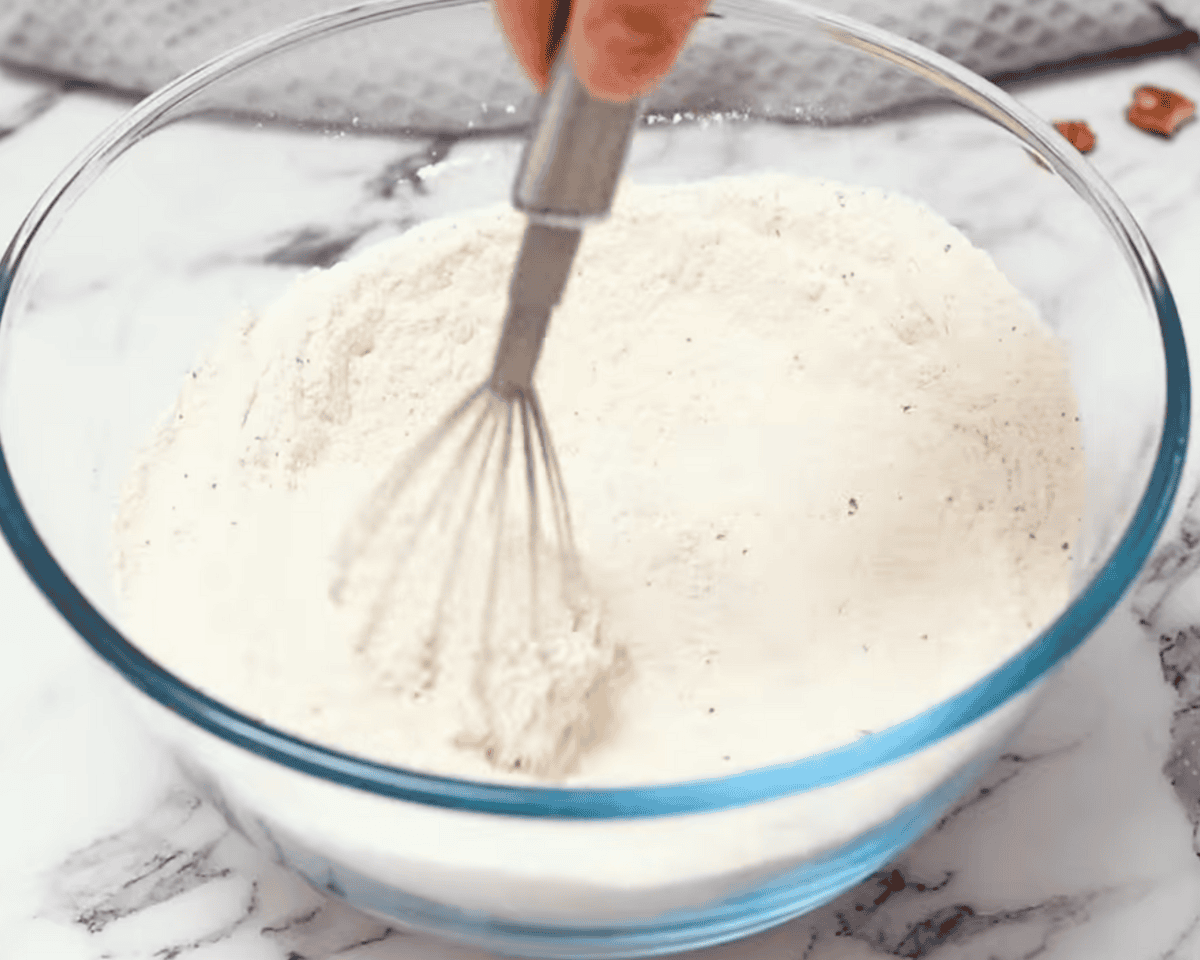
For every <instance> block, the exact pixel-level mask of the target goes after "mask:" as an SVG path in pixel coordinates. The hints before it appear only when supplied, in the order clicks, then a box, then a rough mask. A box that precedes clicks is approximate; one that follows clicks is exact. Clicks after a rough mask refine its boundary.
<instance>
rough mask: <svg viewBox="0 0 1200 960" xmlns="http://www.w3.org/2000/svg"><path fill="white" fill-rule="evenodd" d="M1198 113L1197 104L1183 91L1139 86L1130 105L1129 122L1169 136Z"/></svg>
mask: <svg viewBox="0 0 1200 960" xmlns="http://www.w3.org/2000/svg"><path fill="white" fill-rule="evenodd" d="M1195 113H1196V105H1195V104H1194V103H1192V101H1191V100H1189V99H1188V98H1187V97H1185V96H1184V95H1183V94H1182V93H1176V92H1175V91H1174V90H1163V89H1162V88H1161V87H1138V88H1137V89H1136V90H1134V91H1133V103H1131V104H1130V105H1129V113H1128V117H1129V122H1130V123H1132V124H1133V125H1134V126H1135V127H1140V128H1141V129H1142V130H1145V131H1147V132H1148V133H1157V134H1159V135H1160V136H1164V137H1169V136H1171V135H1172V134H1173V133H1174V132H1175V131H1176V130H1178V129H1179V127H1180V126H1181V125H1182V124H1183V123H1184V122H1186V121H1188V120H1190V119H1191V118H1192V117H1193V116H1194V115H1195Z"/></svg>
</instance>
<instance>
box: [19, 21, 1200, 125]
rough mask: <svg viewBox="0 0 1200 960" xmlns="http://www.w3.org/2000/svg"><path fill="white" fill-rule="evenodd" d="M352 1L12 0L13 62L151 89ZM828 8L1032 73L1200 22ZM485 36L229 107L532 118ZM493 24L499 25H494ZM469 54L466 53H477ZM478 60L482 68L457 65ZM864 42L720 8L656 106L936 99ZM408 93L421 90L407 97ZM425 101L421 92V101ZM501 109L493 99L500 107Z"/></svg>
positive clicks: (399, 117)
mask: <svg viewBox="0 0 1200 960" xmlns="http://www.w3.org/2000/svg"><path fill="white" fill-rule="evenodd" d="M344 5H345V4H344V2H339V0H251V2H247V0H3V2H0V60H2V61H4V62H7V63H9V64H11V65H14V66H18V67H24V68H27V69H35V70H38V71H42V72H45V73H49V74H53V75H57V76H61V77H65V78H71V79H77V80H83V81H87V82H92V83H98V84H102V85H104V86H108V87H112V88H116V89H120V90H126V91H130V92H134V93H145V92H148V91H150V90H152V89H154V88H156V87H158V86H160V85H162V84H163V83H166V82H167V81H169V80H171V79H173V78H175V77H177V76H179V75H180V74H181V73H183V72H185V71H186V70H188V69H190V68H192V67H194V66H196V65H198V64H200V63H202V62H204V61H205V60H207V59H209V58H210V57H212V56H215V55H216V54H218V53H220V52H222V51H224V50H227V49H229V48H230V47H232V46H234V45H235V44H237V43H239V42H241V41H243V40H245V39H248V38H250V37H253V36H255V35H257V34H260V33H263V32H266V31H268V30H271V29H274V28H276V27H278V26H280V25H283V24H286V23H289V22H291V21H294V20H297V19H300V18H303V17H306V16H310V15H312V14H317V13H322V12H326V11H329V10H333V9H337V8H339V7H342V6H344ZM822 6H824V7H825V8H827V9H830V10H834V11H837V12H840V13H845V14H848V15H850V16H853V17H856V18H858V19H860V20H864V21H867V22H871V23H874V24H876V25H878V26H881V27H885V28H887V29H889V30H892V31H894V32H896V33H899V34H902V35H904V36H907V37H909V38H911V39H913V40H916V41H917V42H919V43H922V44H924V45H926V46H928V47H931V48H933V49H935V50H937V51H939V52H941V53H943V54H945V55H947V56H949V57H950V58H952V59H954V60H957V61H958V62H960V63H962V64H964V65H965V66H968V67H970V68H971V69H973V70H975V71H976V72H978V73H981V74H984V75H985V76H988V75H996V74H999V73H1008V72H1014V71H1021V70H1026V69H1029V68H1031V67H1035V66H1037V65H1039V64H1046V63H1052V62H1059V61H1062V60H1066V59H1069V58H1072V57H1077V56H1081V55H1085V54H1090V53H1097V52H1102V51H1106V50H1112V49H1116V48H1120V47H1127V46H1131V45H1135V44H1140V43H1147V42H1151V41H1154V40H1157V39H1161V38H1163V37H1165V36H1168V35H1171V34H1173V33H1176V32H1178V30H1179V23H1180V22H1182V23H1184V24H1186V25H1187V26H1189V27H1196V26H1198V25H1200V0H1165V2H1164V3H1162V4H1159V3H1153V2H1151V0H825V2H824V3H823V4H822ZM476 19H477V27H476V33H477V35H476V36H471V35H469V33H468V35H466V36H456V37H455V40H454V44H453V46H454V50H455V54H454V57H452V58H451V57H448V56H446V55H445V54H441V53H439V50H438V48H437V45H426V46H425V47H424V48H417V47H416V46H415V45H413V48H412V49H406V50H405V51H404V55H403V56H397V54H396V50H395V48H394V45H392V44H391V43H390V42H389V41H388V39H387V31H360V32H359V34H358V35H357V36H356V37H355V38H354V39H353V41H352V42H351V40H350V39H349V38H347V39H346V42H344V43H342V45H341V46H340V47H337V48H336V50H337V53H338V55H339V56H348V57H352V58H353V61H354V62H355V63H356V64H365V65H367V66H368V69H367V70H366V71H363V70H356V71H354V74H355V75H356V76H357V77H359V78H361V77H362V76H369V77H370V78H371V82H370V83H365V84H364V83H362V82H361V81H360V80H351V79H350V78H349V75H348V72H347V71H346V70H345V69H344V68H343V67H341V66H340V64H339V62H338V56H333V55H331V51H333V50H334V49H335V47H332V46H330V47H327V48H326V50H325V52H324V53H323V54H322V55H321V56H320V57H313V58H310V59H309V60H308V61H302V58H294V59H293V60H291V61H290V62H289V65H288V66H287V70H288V71H289V75H288V76H287V77H286V78H285V80H286V82H280V81H279V78H276V82H274V83H273V84H271V85H270V86H269V87H263V86H256V87H253V88H241V89H240V90H238V91H232V90H231V91H230V92H229V93H227V94H226V99H227V101H228V102H225V103H222V104H220V106H224V107H228V108H232V109H242V110H253V111H255V112H260V113H262V112H267V113H273V114H276V115H283V116H286V117H291V118H295V119H300V120H311V121H319V122H320V121H324V122H338V121H343V120H346V119H347V118H349V117H350V116H354V117H357V118H358V120H359V121H360V122H366V123H371V124H378V125H382V126H387V127H405V126H407V127H410V128H411V127H417V128H421V129H425V130H445V131H446V132H451V133H452V132H455V131H457V130H459V129H462V128H463V127H465V126H466V125H467V124H468V123H469V124H470V125H471V126H472V127H475V128H479V127H485V128H486V127H488V126H497V125H501V124H506V123H511V122H512V121H513V119H514V114H513V111H511V110H510V111H507V112H506V110H505V107H506V106H508V105H510V104H515V105H517V107H518V109H517V111H516V114H517V118H518V119H519V118H520V117H522V116H524V115H525V114H526V112H527V109H528V106H529V101H530V89H529V85H528V84H527V83H526V82H525V81H524V80H523V78H522V77H521V75H520V74H519V73H518V72H517V69H516V67H515V65H514V64H513V62H512V60H511V58H510V57H508V56H507V54H506V51H505V50H504V48H503V46H502V45H501V44H499V43H498V42H497V41H496V38H495V31H494V30H493V29H492V28H491V24H490V23H488V22H487V21H486V20H485V19H484V18H476ZM485 34H486V35H485ZM464 52H466V53H467V55H466V56H464ZM455 63H457V64H462V63H470V64H472V71H471V78H470V79H469V80H468V78H466V77H464V76H462V75H461V70H459V72H458V74H456V72H455V68H454V67H453V64H455ZM897 77H898V75H897V73H896V72H895V70H894V68H889V67H887V66H885V65H882V64H880V65H879V66H878V67H877V68H876V67H873V66H866V65H864V58H862V57H861V56H858V55H850V54H847V55H845V56H836V55H834V56H830V55H828V54H827V55H825V56H823V57H821V58H820V61H819V62H818V63H814V62H813V51H812V49H811V48H810V47H807V46H806V44H805V43H804V42H803V41H798V40H795V39H792V38H789V37H787V36H777V37H768V36H765V35H762V34H754V35H750V34H747V33H745V32H744V31H741V30H738V29H736V28H732V27H730V26H728V23H727V22H726V23H722V21H719V20H708V21H706V22H705V23H704V24H702V26H701V28H700V29H698V30H697V32H696V36H695V38H694V42H693V43H692V44H691V46H690V47H689V49H688V50H687V51H686V53H685V55H684V56H683V57H682V58H681V60H680V63H679V65H678V66H677V68H676V70H675V71H674V72H673V73H672V75H671V76H670V77H669V78H668V80H667V81H666V82H665V83H663V84H662V85H661V86H660V88H659V89H658V90H657V91H656V92H655V94H654V96H653V98H652V102H651V104H650V106H651V107H652V108H657V109H659V110H679V109H700V108H703V109H710V108H722V107H730V108H736V107H739V106H743V105H745V103H746V99H747V96H748V95H749V96H750V98H751V99H752V100H753V105H754V106H755V107H756V108H757V109H759V110H760V111H763V112H767V113H771V112H772V111H773V109H776V110H778V111H779V112H786V109H787V107H786V105H785V102H786V101H787V100H788V98H789V95H795V94H799V95H800V97H802V98H803V99H804V100H805V101H807V102H809V103H811V104H816V105H817V106H818V107H819V108H820V111H821V114H822V117H823V119H825V120H827V121H837V120H841V119H847V118H851V117H854V116H857V115H860V114H862V113H865V112H869V111H870V110H873V109H882V108H885V107H887V106H890V105H892V104H895V103H900V102H905V101H911V100H914V99H920V98H922V97H923V96H927V95H928V92H929V87H928V85H926V84H925V83H924V82H923V81H920V80H916V79H915V78H914V79H910V80H903V79H900V80H898V79H897ZM397 90H403V91H412V90H420V91H421V94H420V97H419V98H413V97H406V98H404V100H405V102H398V100H399V99H400V98H398V97H397V96H396V91H397ZM418 99H419V102H416V101H417V100H418ZM489 107H491V109H489Z"/></svg>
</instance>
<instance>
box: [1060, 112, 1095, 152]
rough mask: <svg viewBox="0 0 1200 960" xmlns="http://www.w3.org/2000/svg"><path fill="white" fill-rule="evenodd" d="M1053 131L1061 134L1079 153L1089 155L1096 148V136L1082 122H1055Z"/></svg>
mask: <svg viewBox="0 0 1200 960" xmlns="http://www.w3.org/2000/svg"><path fill="white" fill-rule="evenodd" d="M1054 129H1055V130H1057V131H1058V132H1059V133H1061V134H1062V135H1063V136H1064V137H1066V138H1067V140H1069V141H1070V143H1071V146H1073V147H1074V148H1075V149H1076V150H1078V151H1079V152H1080V153H1090V152H1091V151H1092V148H1093V147H1095V146H1096V135H1095V134H1094V133H1092V128H1091V127H1089V126H1088V125H1087V124H1086V123H1084V122H1083V121H1082V120H1056V121H1055V123H1054Z"/></svg>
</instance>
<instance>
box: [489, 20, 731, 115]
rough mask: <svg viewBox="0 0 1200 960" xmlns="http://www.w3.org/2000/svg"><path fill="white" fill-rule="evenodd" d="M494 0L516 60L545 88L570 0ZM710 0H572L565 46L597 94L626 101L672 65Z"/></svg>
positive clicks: (659, 77)
mask: <svg viewBox="0 0 1200 960" xmlns="http://www.w3.org/2000/svg"><path fill="white" fill-rule="evenodd" d="M495 2H496V12H497V15H498V16H499V19H500V26H501V27H502V28H503V30H504V32H505V34H506V35H507V36H508V40H509V43H511V44H512V48H513V52H514V53H515V54H516V55H517V60H518V61H519V62H520V64H521V66H522V67H523V68H524V69H525V72H526V73H527V74H529V76H530V78H531V79H532V80H533V82H534V83H535V84H537V87H538V89H539V90H544V89H545V88H546V85H547V84H548V83H549V79H550V60H551V55H552V53H553V51H551V50H550V43H551V36H552V34H554V33H555V32H557V31H555V30H554V28H553V24H554V18H555V14H556V12H557V11H558V6H559V3H566V2H567V0H495ZM707 6H708V0H572V2H571V8H570V18H569V21H568V24H567V33H566V36H567V47H568V49H567V51H566V53H567V54H568V55H569V56H570V57H571V59H572V61H573V62H574V65H575V73H576V75H577V76H578V77H579V79H580V80H581V81H582V82H583V85H584V86H585V87H587V89H588V92H590V93H591V94H592V96H594V97H599V98H600V99H603V100H613V101H617V102H624V101H628V100H631V99H633V98H634V97H637V96H640V95H641V94H643V93H645V92H646V91H647V90H649V89H650V88H651V87H652V86H654V84H655V83H656V82H658V80H660V79H661V78H662V77H663V76H664V75H665V74H666V73H667V71H668V70H670V69H671V66H672V65H673V64H674V63H675V58H676V57H678V56H679V52H680V50H682V49H683V44H684V42H685V41H686V40H687V37H688V34H689V33H690V32H691V29H692V26H693V25H694V24H695V23H696V21H697V20H699V19H700V17H702V16H703V15H704V11H705V8H706V7H707Z"/></svg>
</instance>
